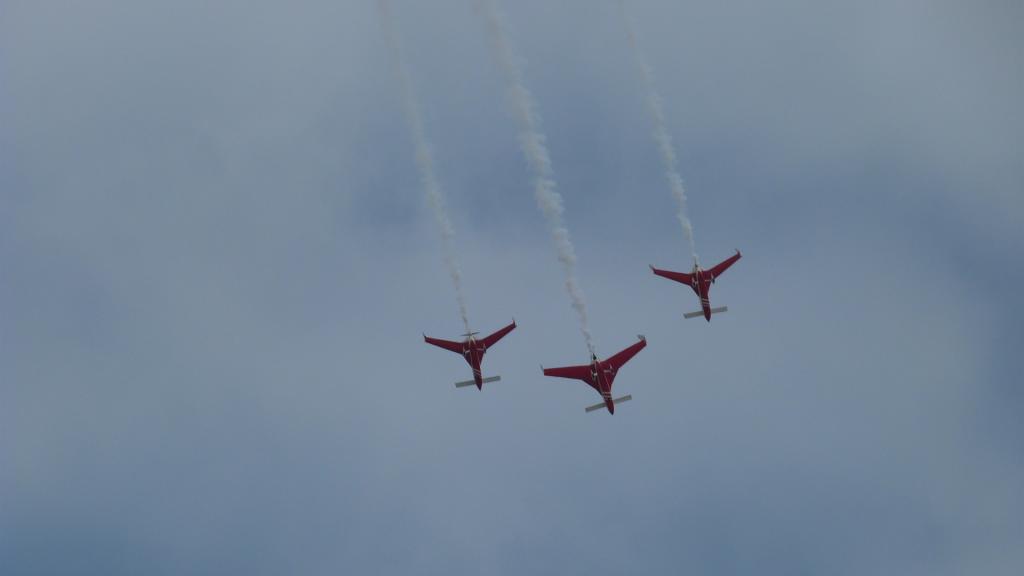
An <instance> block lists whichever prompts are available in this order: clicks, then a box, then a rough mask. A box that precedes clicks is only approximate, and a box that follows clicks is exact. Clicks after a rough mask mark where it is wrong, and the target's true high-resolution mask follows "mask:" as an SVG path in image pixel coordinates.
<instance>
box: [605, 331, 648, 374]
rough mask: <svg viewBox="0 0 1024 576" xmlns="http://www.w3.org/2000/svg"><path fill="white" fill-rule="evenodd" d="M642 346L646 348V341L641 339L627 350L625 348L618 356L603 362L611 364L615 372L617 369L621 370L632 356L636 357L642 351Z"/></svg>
mask: <svg viewBox="0 0 1024 576" xmlns="http://www.w3.org/2000/svg"><path fill="white" fill-rule="evenodd" d="M644 346H647V340H646V339H644V338H643V337H641V338H640V341H639V342H637V343H636V344H633V345H632V346H630V347H629V348H626V349H625V350H623V351H621V352H619V353H618V354H616V355H614V356H612V357H611V358H608V360H605V362H607V363H608V364H611V366H612V367H613V368H615V370H618V369H619V368H622V366H623V364H625V363H626V362H629V360H630V359H631V358H632V357H633V356H636V353H637V352H639V351H641V350H643V349H644Z"/></svg>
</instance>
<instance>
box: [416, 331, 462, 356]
mask: <svg viewBox="0 0 1024 576" xmlns="http://www.w3.org/2000/svg"><path fill="white" fill-rule="evenodd" d="M423 340H424V341H425V342H426V343H427V344H433V345H434V346H437V347H438V348H444V349H445V350H451V351H452V352H455V353H456V354H462V342H452V341H451V340H442V339H440V338H431V337H430V336H427V335H426V334H424V335H423Z"/></svg>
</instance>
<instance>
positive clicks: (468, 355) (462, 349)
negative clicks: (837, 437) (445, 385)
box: [423, 320, 516, 390]
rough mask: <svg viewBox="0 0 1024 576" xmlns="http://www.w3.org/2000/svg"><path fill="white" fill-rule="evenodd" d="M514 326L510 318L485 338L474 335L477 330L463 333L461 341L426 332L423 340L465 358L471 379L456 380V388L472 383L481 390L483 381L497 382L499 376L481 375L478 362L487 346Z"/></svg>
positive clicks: (514, 323)
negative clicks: (471, 373)
mask: <svg viewBox="0 0 1024 576" xmlns="http://www.w3.org/2000/svg"><path fill="white" fill-rule="evenodd" d="M515 327H516V321H515V320H512V323H511V324H509V325H508V326H505V327H504V328H502V329H501V330H498V331H497V332H495V333H494V334H491V335H490V336H488V337H486V338H482V339H478V338H477V337H476V335H477V334H478V333H477V332H470V333H468V334H463V335H462V337H463V338H464V340H463V341H462V342H453V341H451V340H441V339H440V338H431V337H429V336H427V335H426V334H424V335H423V340H425V341H426V342H427V344H433V345H434V346H437V347H439V348H444V349H445V350H451V351H452V352H455V353H456V354H462V357H463V358H465V359H466V362H468V363H469V367H470V368H472V369H473V379H472V380H466V381H464V382H456V383H455V387H456V388H462V387H463V386H471V385H473V384H476V388H477V390H482V389H483V386H484V383H486V382H497V381H498V380H501V376H491V377H490V378H484V377H483V374H482V373H481V372H480V363H481V362H482V361H483V359H484V354H485V353H486V352H487V349H488V348H490V347H491V346H494V345H495V344H496V343H497V342H498V340H501V339H502V338H503V337H504V336H505V334H508V333H509V332H511V331H512V330H513V329H515Z"/></svg>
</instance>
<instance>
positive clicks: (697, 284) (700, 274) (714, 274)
mask: <svg viewBox="0 0 1024 576" xmlns="http://www.w3.org/2000/svg"><path fill="white" fill-rule="evenodd" d="M740 256H742V255H741V254H740V251H739V250H737V251H736V254H734V255H732V256H730V257H729V258H726V259H725V260H723V261H722V262H721V263H719V264H718V265H717V266H714V267H713V268H711V269H710V270H705V269H703V268H701V267H700V264H697V261H696V260H694V261H693V270H691V271H690V273H689V274H685V273H683V272H672V271H671V270H659V269H657V268H655V267H654V266H651V270H652V271H653V272H654V273H655V274H657V275H658V276H664V277H665V278H668V279H670V280H675V281H676V282H680V283H682V284H689V286H690V288H693V291H694V292H696V293H697V296H698V297H699V298H700V307H701V311H700V312H687V313H686V314H683V317H684V318H696V317H697V316H704V318H705V319H707V321H708V322H711V315H712V314H721V313H722V312H725V311H727V310H728V309H729V307H728V306H722V307H721V308H712V307H711V300H710V299H709V298H708V291H709V290H710V289H711V285H712V284H714V283H715V279H716V278H718V277H719V276H721V275H722V272H725V271H726V269H728V268H729V266H732V265H733V263H734V262H736V261H737V260H739V259H740Z"/></svg>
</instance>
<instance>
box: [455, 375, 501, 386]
mask: <svg viewBox="0 0 1024 576" xmlns="http://www.w3.org/2000/svg"><path fill="white" fill-rule="evenodd" d="M498 380H501V376H491V377H490V378H484V379H483V380H482V381H481V382H482V383H483V384H487V383H488V382H497V381H498ZM475 385H476V380H465V381H463V382H456V383H455V387H456V388H464V387H466V386H475Z"/></svg>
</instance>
